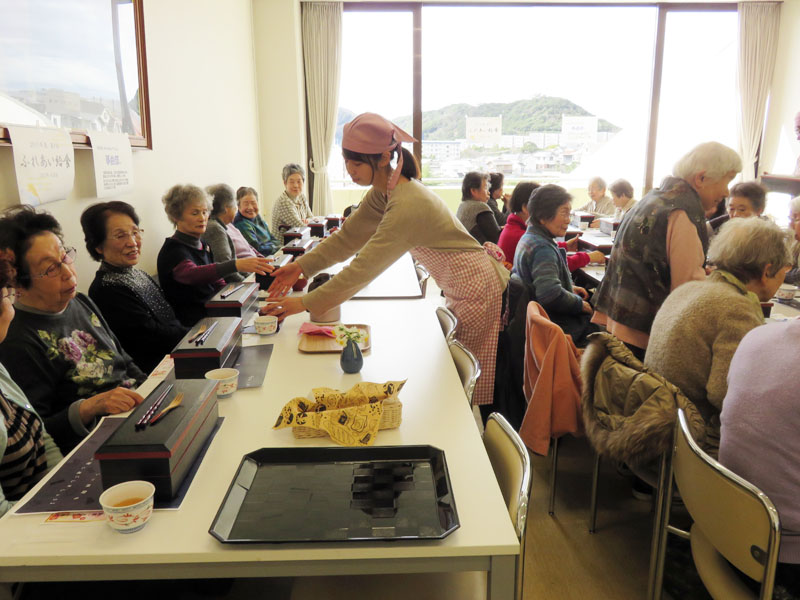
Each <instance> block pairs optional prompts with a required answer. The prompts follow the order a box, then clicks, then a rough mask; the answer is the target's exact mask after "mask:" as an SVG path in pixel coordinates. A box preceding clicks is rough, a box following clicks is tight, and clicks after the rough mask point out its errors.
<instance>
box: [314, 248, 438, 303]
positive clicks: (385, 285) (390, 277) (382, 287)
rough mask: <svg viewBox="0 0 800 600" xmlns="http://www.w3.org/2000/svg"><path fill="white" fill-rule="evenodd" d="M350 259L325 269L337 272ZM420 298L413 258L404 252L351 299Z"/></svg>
mask: <svg viewBox="0 0 800 600" xmlns="http://www.w3.org/2000/svg"><path fill="white" fill-rule="evenodd" d="M349 264H350V261H349V260H348V261H345V262H343V263H339V264H338V265H334V266H333V267H331V268H329V269H325V272H327V273H332V274H335V273H338V272H339V271H341V270H342V269H344V268H345V267H347V265H349ZM415 298H422V288H421V287H420V285H419V279H418V278H417V271H416V269H415V268H414V259H412V258H411V255H410V254H409V253H408V252H406V253H405V254H403V256H401V257H400V258H399V259H397V260H396V261H395V262H394V263H392V264H391V265H390V266H389V267H388V268H387V269H386V270H385V271H384V272H383V273H381V274H380V275H378V276H377V277H376V278H375V279H373V280H372V281H371V282H370V283H369V285H367V286H366V287H364V288H362V289H361V290H359V291H358V293H357V294H356V295H355V296H353V298H352V299H353V300H400V299H406V300H408V299H415Z"/></svg>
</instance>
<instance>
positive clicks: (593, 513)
mask: <svg viewBox="0 0 800 600" xmlns="http://www.w3.org/2000/svg"><path fill="white" fill-rule="evenodd" d="M599 485H600V455H599V454H595V456H594V467H593V469H592V500H591V504H590V506H589V533H594V532H595V531H596V530H597V488H598V487H599Z"/></svg>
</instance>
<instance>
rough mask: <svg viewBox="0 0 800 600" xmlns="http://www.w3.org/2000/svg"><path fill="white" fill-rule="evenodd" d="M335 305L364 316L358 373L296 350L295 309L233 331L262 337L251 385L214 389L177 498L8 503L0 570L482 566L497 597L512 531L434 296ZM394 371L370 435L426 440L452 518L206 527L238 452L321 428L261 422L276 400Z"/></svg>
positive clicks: (152, 574) (508, 585)
mask: <svg viewBox="0 0 800 600" xmlns="http://www.w3.org/2000/svg"><path fill="white" fill-rule="evenodd" d="M342 314H343V321H344V322H345V323H348V322H350V323H367V324H369V325H370V326H371V328H372V349H371V350H370V351H369V352H367V353H366V354H365V356H364V367H363V369H362V371H361V373H359V374H356V375H346V374H344V373H342V371H341V369H340V367H339V357H338V355H336V354H301V353H300V352H299V351H298V350H297V343H298V336H297V330H298V328H299V326H300V324H301V323H302V322H303V321H304V317H303V316H302V315H294V316H292V317H290V318H289V319H287V321H286V322H285V323H284V325H283V327H282V330H281V331H280V332H279V333H278V334H276V335H274V336H270V337H267V338H260V337H259V336H256V335H250V334H247V335H246V336H245V338H246V340H245V343H246V344H247V345H249V344H252V343H261V342H264V341H266V342H268V343H274V345H275V348H274V351H273V353H272V358H271V360H270V363H269V367H268V370H267V375H266V379H265V382H264V385H263V386H262V387H261V388H256V389H248V390H241V391H238V392H237V393H236V394H235V395H234V396H233V397H231V398H229V399H223V400H221V401H220V414H221V415H222V416H224V417H225V422H224V423H223V425H222V427H221V429H220V431H219V433H218V434H217V436H216V438H215V439H214V441H213V442H212V444H211V447H210V448H209V451H208V453H207V455H206V457H205V459H204V460H203V463H202V464H201V465H200V468H199V471H198V473H197V476H196V478H195V480H194V482H193V483H192V486H191V488H190V489H189V492H188V493H187V495H186V499H185V501H184V503H183V506H182V507H181V509H180V510H178V511H156V513H154V515H153V516H152V518H151V521H150V522H149V523H148V524H147V526H146V527H145V528H144V529H143V530H141V531H140V532H137V533H135V534H131V535H122V534H119V533H117V532H115V531H113V530H112V529H111V528H110V527H108V526H107V525H106V524H105V523H104V522H93V523H75V524H73V523H67V524H63V523H55V524H54V523H50V524H45V523H44V516H43V515H14V514H12V513H9V514H7V515H6V516H5V517H3V518H2V519H0V581H26V580H72V579H77V580H80V579H124V578H128V579H160V578H184V577H221V576H225V577H263V576H267V577H268V576H278V575H286V576H297V575H302V574H321V573H341V574H346V573H365V572H378V573H381V572H416V571H445V570H488V571H491V572H492V577H490V581H491V583H490V585H491V586H492V592H493V594H492V597H493V598H510V597H511V595H512V590H513V568H514V567H513V565H514V558H515V555H516V554H517V553H518V551H519V544H518V542H517V538H516V535H515V533H514V530H513V527H512V525H511V521H510V519H509V515H508V512H507V510H506V507H505V504H504V502H503V498H502V495H501V493H500V490H499V487H498V485H497V482H496V480H495V478H494V475H493V472H492V468H491V464H490V463H489V460H488V458H487V455H486V452H485V451H484V448H483V444H482V441H481V438H480V435H479V432H478V429H477V427H476V424H475V422H474V419H473V416H472V412H471V411H470V410H469V407H468V406H467V401H466V399H465V397H464V392H463V389H462V387H461V384H460V381H459V379H458V375H457V373H456V370H455V367H454V365H453V361H452V359H451V357H450V354H449V352H448V350H447V347H446V344H445V341H444V337H443V336H442V334H441V330H440V328H439V325H438V323H437V321H436V318H435V314H434V306H433V305H432V304H431V303H429V302H427V301H425V300H414V301H381V302H347V303H345V304H344V305H343V307H342ZM398 323H402V327H398V326H397V324H398ZM402 379H408V383H407V384H406V386H405V387H404V389H403V390H402V392H401V393H400V400H401V401H402V402H403V423H402V425H401V426H400V427H399V428H398V429H395V430H385V431H381V432H380V433H379V434H378V436H377V440H376V443H377V444H380V445H398V444H401V445H406V444H431V445H433V446H436V447H438V448H441V449H443V450H444V451H445V457H446V460H447V464H448V467H449V471H450V478H451V482H452V486H453V495H454V498H455V502H456V507H457V511H458V517H459V520H460V523H461V527H460V528H459V529H458V530H456V531H455V532H454V533H452V534H451V535H450V536H448V537H447V538H445V539H444V540H435V541H428V540H426V541H419V542H400V541H398V542H391V543H387V542H376V543H368V542H366V543H365V542H352V543H313V544H253V545H249V544H248V545H233V544H222V543H220V542H218V541H217V540H216V539H215V538H213V537H212V536H211V535H210V534H209V533H208V529H209V526H210V525H211V522H212V521H213V519H214V516H215V514H216V511H217V509H218V507H219V506H220V503H221V502H222V499H223V497H224V496H225V493H226V491H227V489H228V486H229V484H230V482H231V479H232V478H233V476H234V473H235V471H236V469H237V467H238V465H239V463H240V461H241V458H242V456H243V455H244V454H246V453H248V452H251V451H253V450H256V449H258V448H262V447H279V446H324V445H330V443H331V442H330V441H326V439H327V438H321V439H320V438H317V439H313V440H308V439H304V440H296V439H295V438H294V437H293V435H292V433H291V430H289V429H282V430H278V431H275V430H273V429H272V425H273V423H274V421H275V419H276V417H277V415H278V413H279V410H280V408H281V407H282V406H283V404H284V403H285V402H287V401H288V400H290V399H291V398H293V397H296V396H306V395H307V394H308V393H309V391H310V390H311V388H312V387H318V386H329V387H334V388H339V389H347V388H349V387H350V386H351V385H353V384H355V383H356V382H358V381H360V380H367V381H374V382H383V381H386V380H402ZM153 385H154V384H153Z"/></svg>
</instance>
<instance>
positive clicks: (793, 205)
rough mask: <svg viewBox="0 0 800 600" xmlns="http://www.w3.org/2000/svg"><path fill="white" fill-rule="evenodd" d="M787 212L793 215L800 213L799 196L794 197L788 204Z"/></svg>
mask: <svg viewBox="0 0 800 600" xmlns="http://www.w3.org/2000/svg"><path fill="white" fill-rule="evenodd" d="M789 211H790V212H793V213H800V196H795V197H794V198H792V200H791V202H789Z"/></svg>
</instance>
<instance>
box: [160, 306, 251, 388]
mask: <svg viewBox="0 0 800 600" xmlns="http://www.w3.org/2000/svg"><path fill="white" fill-rule="evenodd" d="M212 323H216V326H215V327H214V329H213V331H212V332H211V335H209V336H208V339H207V340H206V341H205V342H204V343H203V344H202V345H200V346H198V345H196V344H195V342H190V341H189V339H190V338H192V337H193V336H194V335H195V334H197V332H198V331H199V329H200V327H202V326H203V325H205V326H206V328H210V327H211V325H212ZM207 330H208V329H206V331H207ZM241 349H242V319H241V318H239V317H205V318H204V319H200V320H199V321H198V322H197V323H195V325H194V327H192V328H191V329H190V330H189V332H188V333H187V334H186V335H185V336H183V339H182V340H181V341H180V343H179V344H178V345H177V346H175V348H174V349H173V350H172V353H171V355H170V356H172V360H173V362H174V364H175V378H176V379H203V378H205V374H206V372H208V371H210V370H212V369H219V368H222V367H231V366H233V364H234V363H235V362H236V359H237V358H238V357H239V352H240V351H241Z"/></svg>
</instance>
